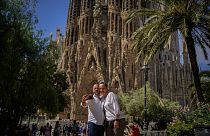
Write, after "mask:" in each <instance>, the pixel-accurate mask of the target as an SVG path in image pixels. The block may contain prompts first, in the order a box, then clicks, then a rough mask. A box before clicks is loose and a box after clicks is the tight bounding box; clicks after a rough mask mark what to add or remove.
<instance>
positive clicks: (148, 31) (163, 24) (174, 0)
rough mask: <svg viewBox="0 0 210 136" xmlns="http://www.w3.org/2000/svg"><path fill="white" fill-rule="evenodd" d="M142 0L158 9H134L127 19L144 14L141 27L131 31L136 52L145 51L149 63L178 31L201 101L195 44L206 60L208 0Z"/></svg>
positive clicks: (209, 39) (209, 18)
mask: <svg viewBox="0 0 210 136" xmlns="http://www.w3.org/2000/svg"><path fill="white" fill-rule="evenodd" d="M145 1H146V2H148V3H149V2H152V3H153V5H155V6H156V7H157V8H153V9H150V8H142V9H140V10H134V11H132V12H131V13H130V14H129V16H128V18H127V22H130V21H132V20H133V19H134V18H136V17H146V20H145V22H144V26H143V27H140V28H139V29H138V30H137V31H136V32H135V33H134V34H133V36H134V49H137V50H138V52H139V54H143V53H145V54H144V55H145V63H148V61H149V60H150V59H151V58H152V57H153V56H154V54H155V53H156V52H157V51H158V50H159V49H163V48H164V46H165V45H166V44H169V43H170V39H171V37H172V34H173V33H174V32H176V31H179V32H180V33H181V34H182V37H183V40H184V43H185V45H186V47H187V50H188V53H189V58H190V62H191V68H192V73H193V76H194V84H195V88H196V91H197V95H198V100H199V101H200V102H203V100H204V99H203V94H202V88H201V84H200V79H199V75H198V73H199V69H198V64H197V60H196V51H195V45H199V46H200V47H201V48H202V49H203V53H204V56H205V58H206V59H207V52H206V50H205V49H206V47H210V44H209V43H210V16H209V12H210V9H209V5H210V1H207V0H145Z"/></svg>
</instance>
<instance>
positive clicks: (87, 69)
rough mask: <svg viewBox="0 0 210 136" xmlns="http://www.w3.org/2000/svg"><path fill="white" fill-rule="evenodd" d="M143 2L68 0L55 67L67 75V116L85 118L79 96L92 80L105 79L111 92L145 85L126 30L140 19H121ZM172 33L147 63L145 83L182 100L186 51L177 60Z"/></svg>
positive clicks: (186, 79) (187, 79)
mask: <svg viewBox="0 0 210 136" xmlns="http://www.w3.org/2000/svg"><path fill="white" fill-rule="evenodd" d="M145 5H146V4H145V3H144V2H143V1H141V0H70V5H69V12H68V19H67V27H66V39H65V46H64V47H63V50H62V59H61V62H60V65H59V69H61V70H65V71H66V73H67V76H68V82H69V94H70V96H71V105H70V108H71V109H70V111H71V113H70V114H71V118H72V119H81V118H84V116H85V114H84V113H85V112H84V111H83V110H82V108H81V107H80V100H81V97H82V95H83V94H86V93H91V92H92V89H91V87H92V84H93V83H94V82H96V81H99V80H103V81H106V82H107V83H108V85H109V88H110V90H112V91H114V92H118V91H123V92H127V91H131V90H133V89H136V88H140V87H142V86H143V85H144V76H143V72H142V70H141V67H142V66H143V60H142V58H141V56H140V58H139V59H138V60H137V61H136V58H137V53H136V52H135V51H133V50H132V46H131V45H132V38H131V35H132V33H133V32H134V31H135V30H136V29H137V28H139V27H140V26H141V25H142V20H143V18H137V19H136V20H133V21H132V22H130V23H129V24H126V23H125V19H126V17H127V16H128V12H129V11H130V10H133V9H139V8H141V7H142V6H145ZM147 6H148V5H147ZM149 6H150V7H152V5H149ZM177 35H178V34H177V33H174V35H173V37H171V43H169V44H168V45H167V46H166V47H165V49H164V50H162V51H160V52H158V53H157V54H156V55H155V57H154V59H153V60H152V61H151V62H150V64H149V67H150V70H149V82H150V84H151V87H152V88H153V89H154V90H155V91H157V92H158V93H159V95H160V96H161V97H163V98H169V99H171V100H178V101H179V102H180V103H181V104H182V105H186V104H187V97H188V96H189V94H188V92H189V90H188V89H187V87H188V86H189V84H190V83H192V77H191V70H190V64H189V60H188V55H187V56H186V52H184V53H183V63H182V64H181V63H180V51H179V43H178V36H177Z"/></svg>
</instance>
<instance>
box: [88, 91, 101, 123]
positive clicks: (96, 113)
mask: <svg viewBox="0 0 210 136" xmlns="http://www.w3.org/2000/svg"><path fill="white" fill-rule="evenodd" d="M86 107H88V122H93V123H94V124H96V125H103V123H104V111H103V103H102V101H101V100H100V98H99V97H98V96H97V95H95V94H94V95H93V99H90V100H87V101H86Z"/></svg>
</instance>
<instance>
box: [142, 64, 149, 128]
mask: <svg viewBox="0 0 210 136" xmlns="http://www.w3.org/2000/svg"><path fill="white" fill-rule="evenodd" d="M141 69H142V70H143V71H144V126H143V129H144V130H147V85H146V83H147V81H148V70H149V67H148V65H147V64H144V66H143V67H142V68H141Z"/></svg>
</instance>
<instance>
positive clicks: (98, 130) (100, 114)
mask: <svg viewBox="0 0 210 136" xmlns="http://www.w3.org/2000/svg"><path fill="white" fill-rule="evenodd" d="M81 105H82V107H87V108H88V122H87V133H88V136H104V126H103V123H104V111H103V104H102V101H101V100H100V94H99V89H98V84H94V85H93V94H89V95H84V96H83V97H82V103H81Z"/></svg>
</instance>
